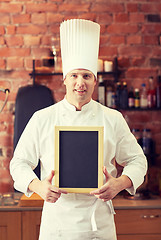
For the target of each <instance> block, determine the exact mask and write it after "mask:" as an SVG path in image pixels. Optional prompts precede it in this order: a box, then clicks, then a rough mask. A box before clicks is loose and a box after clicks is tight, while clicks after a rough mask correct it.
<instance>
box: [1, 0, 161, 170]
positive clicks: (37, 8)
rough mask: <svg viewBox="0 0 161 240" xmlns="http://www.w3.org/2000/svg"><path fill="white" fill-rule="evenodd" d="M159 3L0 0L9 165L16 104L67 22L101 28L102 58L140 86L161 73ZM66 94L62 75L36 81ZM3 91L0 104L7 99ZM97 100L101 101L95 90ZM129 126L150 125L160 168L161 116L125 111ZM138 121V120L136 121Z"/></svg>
mask: <svg viewBox="0 0 161 240" xmlns="http://www.w3.org/2000/svg"><path fill="white" fill-rule="evenodd" d="M160 13H161V2H160V1H158V0H153V1H149V0H144V1H142V0H133V1H128V0H119V1H113V0H95V1H94V0H75V1H74V0H57V1H54V0H39V1H37V0H22V1H18V0H14V1H12V0H1V1H0V87H4V88H9V89H10V95H9V101H8V103H7V105H6V107H5V109H4V110H3V112H2V113H0V162H1V163H2V162H3V163H4V165H5V166H7V167H8V165H9V161H10V159H11V156H12V149H13V144H12V142H13V123H14V104H15V98H16V94H17V91H18V88H19V87H21V86H25V85H27V84H32V79H31V78H30V76H29V73H30V72H31V71H32V60H33V59H42V58H44V57H48V56H49V49H50V48H51V37H52V36H58V34H59V25H60V22H62V21H63V20H64V19H70V18H85V19H89V20H94V21H96V22H98V23H99V24H100V25H101V44H100V53H99V55H100V58H102V59H104V60H113V59H114V58H115V57H117V58H118V62H119V68H120V70H121V75H120V81H124V80H126V81H127V83H128V86H131V85H133V86H134V87H140V85H141V83H142V82H145V83H146V82H147V80H148V77H149V76H153V77H154V79H156V77H157V75H159V74H161V69H160V68H161V57H160V56H161V15H160ZM36 81H37V82H39V83H40V84H45V85H47V86H48V87H50V88H51V89H52V90H53V94H54V97H55V99H56V101H59V100H61V99H62V98H63V96H64V92H65V89H64V86H63V81H62V77H61V76H59V77H52V78H51V77H50V78H49V77H40V78H38V79H37V80H36ZM2 95H3V94H2V93H0V104H2V100H3V98H4V96H2ZM94 98H97V91H96V92H95V95H94ZM125 114H126V115H128V118H129V124H130V125H132V126H134V127H135V125H136V126H139V127H140V128H142V127H143V126H145V125H146V126H149V127H150V128H151V129H152V133H153V138H154V139H155V140H156V142H157V154H159V157H158V159H157V164H158V165H161V157H160V155H161V112H160V111H157V112H155V111H154V112H143V113H141V112H139V113H138V112H130V113H129V112H126V113H125ZM135 121H136V122H135Z"/></svg>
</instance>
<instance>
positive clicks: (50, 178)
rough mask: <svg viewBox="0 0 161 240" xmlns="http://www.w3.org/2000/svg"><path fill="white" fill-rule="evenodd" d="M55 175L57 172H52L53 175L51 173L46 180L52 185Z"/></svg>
mask: <svg viewBox="0 0 161 240" xmlns="http://www.w3.org/2000/svg"><path fill="white" fill-rule="evenodd" d="M54 175H55V171H54V170H52V171H51V173H50V175H49V176H48V177H47V179H46V180H47V181H48V182H50V183H52V179H53V177H54Z"/></svg>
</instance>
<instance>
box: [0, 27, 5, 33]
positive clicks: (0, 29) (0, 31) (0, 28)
mask: <svg viewBox="0 0 161 240" xmlns="http://www.w3.org/2000/svg"><path fill="white" fill-rule="evenodd" d="M4 33H5V30H4V27H3V26H0V34H1V35H2V34H4Z"/></svg>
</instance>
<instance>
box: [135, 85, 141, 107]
mask: <svg viewBox="0 0 161 240" xmlns="http://www.w3.org/2000/svg"><path fill="white" fill-rule="evenodd" d="M134 104H135V108H139V107H140V94H139V89H138V88H135V102H134Z"/></svg>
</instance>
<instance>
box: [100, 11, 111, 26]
mask: <svg viewBox="0 0 161 240" xmlns="http://www.w3.org/2000/svg"><path fill="white" fill-rule="evenodd" d="M97 22H99V24H100V23H104V24H106V25H107V24H108V23H111V22H113V16H112V14H111V13H99V14H98V15H97Z"/></svg>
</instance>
